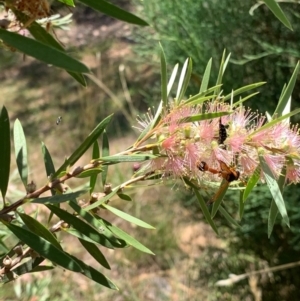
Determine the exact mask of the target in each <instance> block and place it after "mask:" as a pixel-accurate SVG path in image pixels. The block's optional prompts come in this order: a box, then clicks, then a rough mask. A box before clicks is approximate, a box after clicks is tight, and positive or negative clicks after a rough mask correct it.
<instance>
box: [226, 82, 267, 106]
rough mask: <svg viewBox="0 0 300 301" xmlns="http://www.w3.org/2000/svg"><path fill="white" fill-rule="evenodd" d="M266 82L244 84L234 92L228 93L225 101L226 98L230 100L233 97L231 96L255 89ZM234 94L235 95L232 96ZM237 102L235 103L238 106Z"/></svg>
mask: <svg viewBox="0 0 300 301" xmlns="http://www.w3.org/2000/svg"><path fill="white" fill-rule="evenodd" d="M265 83H266V82H259V83H255V84H251V85H247V86H244V87H242V88H239V89H236V90H234V91H233V92H231V93H229V94H227V95H226V96H225V97H224V101H226V100H229V99H231V97H235V96H237V95H240V94H242V93H245V92H247V91H250V90H253V89H256V88H258V87H260V86H262V85H264V84H265ZM232 95H233V96H232ZM236 105H237V104H236V103H235V104H234V106H236Z"/></svg>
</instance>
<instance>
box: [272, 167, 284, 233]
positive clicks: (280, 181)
mask: <svg viewBox="0 0 300 301" xmlns="http://www.w3.org/2000/svg"><path fill="white" fill-rule="evenodd" d="M285 179H286V165H284V166H283V168H282V170H281V173H280V176H279V179H278V186H279V189H280V192H281V194H282V193H283V189H284V185H285ZM277 215H278V208H277V206H276V203H275V201H274V199H273V200H272V202H271V207H270V211H269V217H268V237H269V238H270V236H271V234H272V231H273V227H274V225H275V222H276V217H277Z"/></svg>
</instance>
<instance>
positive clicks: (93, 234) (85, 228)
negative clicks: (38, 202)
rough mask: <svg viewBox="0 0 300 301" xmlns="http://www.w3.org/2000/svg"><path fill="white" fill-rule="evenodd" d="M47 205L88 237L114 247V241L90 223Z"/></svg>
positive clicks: (108, 246) (111, 247)
mask: <svg viewBox="0 0 300 301" xmlns="http://www.w3.org/2000/svg"><path fill="white" fill-rule="evenodd" d="M47 207H48V208H49V209H50V210H51V211H52V212H53V213H54V214H55V215H57V216H58V217H59V218H60V219H62V220H64V221H65V222H66V223H68V224H70V225H72V227H74V228H75V229H76V230H78V231H79V232H80V233H82V234H84V235H85V236H87V237H88V238H90V239H91V240H92V241H95V242H96V243H99V244H101V245H102V246H105V247H107V248H110V249H113V248H114V246H113V245H112V243H111V242H110V241H109V240H108V239H107V237H106V236H104V235H103V234H102V233H100V232H99V231H97V230H96V229H95V228H93V227H91V226H90V225H89V224H87V223H85V222H84V221H82V220H81V219H80V218H78V217H76V216H74V215H73V214H70V213H69V212H67V211H65V210H63V209H61V208H58V207H55V206H53V205H47Z"/></svg>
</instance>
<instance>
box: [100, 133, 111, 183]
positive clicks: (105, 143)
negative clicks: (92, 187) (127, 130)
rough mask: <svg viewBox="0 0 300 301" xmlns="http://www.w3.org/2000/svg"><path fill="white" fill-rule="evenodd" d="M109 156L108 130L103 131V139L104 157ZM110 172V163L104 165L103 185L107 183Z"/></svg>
mask: <svg viewBox="0 0 300 301" xmlns="http://www.w3.org/2000/svg"><path fill="white" fill-rule="evenodd" d="M107 156H109V141H108V137H107V133H106V131H104V132H103V139H102V157H107ZM107 172H108V165H105V166H103V173H102V185H103V187H104V185H105V183H106V177H107Z"/></svg>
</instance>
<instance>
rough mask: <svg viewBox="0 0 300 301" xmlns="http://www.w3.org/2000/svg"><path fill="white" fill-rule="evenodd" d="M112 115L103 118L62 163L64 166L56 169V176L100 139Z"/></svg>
mask: <svg viewBox="0 0 300 301" xmlns="http://www.w3.org/2000/svg"><path fill="white" fill-rule="evenodd" d="M111 118H112V115H109V116H108V117H106V118H105V119H103V120H102V121H101V122H100V123H99V124H98V125H97V126H96V128H95V129H94V130H93V131H92V132H91V133H90V134H89V135H88V137H87V138H86V139H85V140H84V141H83V143H82V144H81V145H80V146H79V147H78V148H77V149H76V150H75V151H74V153H73V154H72V155H71V156H70V157H69V158H68V159H67V160H66V161H65V162H64V164H62V166H61V167H60V168H59V169H58V170H57V171H56V173H55V175H54V176H57V175H58V174H59V173H60V172H61V171H63V170H65V169H66V168H67V167H68V166H72V165H73V164H75V163H76V162H77V160H78V159H79V158H80V157H81V156H82V155H83V154H84V153H85V152H86V151H87V150H88V148H89V147H90V146H91V145H92V144H93V143H94V142H95V141H96V140H97V139H98V137H99V136H100V135H101V134H102V133H103V131H104V130H105V128H106V127H107V125H108V124H109V122H110V120H111Z"/></svg>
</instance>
